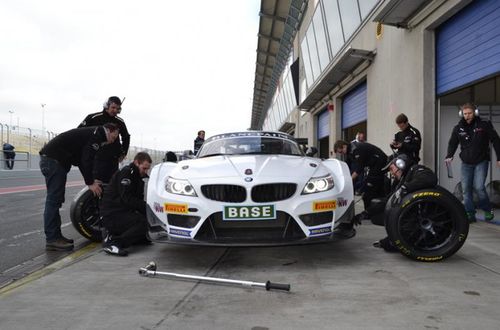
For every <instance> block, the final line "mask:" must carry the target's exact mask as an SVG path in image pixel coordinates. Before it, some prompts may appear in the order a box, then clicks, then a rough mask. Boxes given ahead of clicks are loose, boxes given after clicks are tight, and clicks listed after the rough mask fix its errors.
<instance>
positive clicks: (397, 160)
mask: <svg viewBox="0 0 500 330" xmlns="http://www.w3.org/2000/svg"><path fill="white" fill-rule="evenodd" d="M410 163H411V160H410V159H409V158H408V156H407V155H405V154H400V155H397V156H395V157H394V158H392V159H391V160H390V161H389V162H388V163H387V164H386V165H385V166H384V167H382V171H384V172H385V171H387V170H389V167H390V166H391V164H394V165H396V167H397V168H399V169H400V170H402V171H404V170H405V169H406V168H408V167H409V166H410V165H411V164H410Z"/></svg>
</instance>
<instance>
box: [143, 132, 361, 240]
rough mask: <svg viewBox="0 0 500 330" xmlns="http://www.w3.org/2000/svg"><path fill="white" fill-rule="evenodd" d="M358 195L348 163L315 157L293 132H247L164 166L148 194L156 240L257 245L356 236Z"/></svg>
mask: <svg viewBox="0 0 500 330" xmlns="http://www.w3.org/2000/svg"><path fill="white" fill-rule="evenodd" d="M353 199H354V194H353V187H352V180H351V175H350V173H349V168H348V167H347V164H346V163H344V162H342V161H339V160H337V159H326V160H321V159H318V158H312V157H307V156H306V155H305V154H304V152H303V151H302V149H301V147H300V146H299V144H298V143H297V141H296V140H295V139H294V138H293V137H291V136H290V135H288V134H285V133H281V132H263V131H245V132H236V133H227V134H221V135H216V136H213V137H211V138H209V139H207V140H206V141H205V143H204V144H203V146H202V147H201V149H200V150H199V152H198V155H197V157H196V158H195V159H189V160H183V161H180V162H178V163H175V162H164V163H162V164H159V165H156V166H155V167H154V168H153V169H152V171H151V175H150V179H149V182H148V187H147V199H146V200H147V204H148V208H147V215H148V222H149V229H150V235H151V238H152V239H153V240H154V241H156V242H159V241H165V242H171V243H179V244H198V245H232V246H234V245H236V246H251V245H284V244H301V243H313V242H321V241H329V240H334V239H336V238H350V237H352V236H354V234H355V230H354V229H352V220H353V217H354V202H353Z"/></svg>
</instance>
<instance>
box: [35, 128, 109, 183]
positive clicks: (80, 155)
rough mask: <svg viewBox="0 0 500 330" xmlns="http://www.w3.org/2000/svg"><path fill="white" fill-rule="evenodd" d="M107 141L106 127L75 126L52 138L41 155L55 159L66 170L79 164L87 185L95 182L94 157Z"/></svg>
mask: <svg viewBox="0 0 500 330" xmlns="http://www.w3.org/2000/svg"><path fill="white" fill-rule="evenodd" d="M106 141H107V139H106V132H105V130H104V127H102V126H98V127H83V128H75V129H72V130H69V131H66V132H64V133H61V134H59V135H58V136H56V137H55V138H53V139H52V140H50V141H49V142H48V143H47V144H46V145H45V146H44V147H43V148H42V149H41V150H40V155H42V156H46V157H49V158H52V159H55V160H57V161H58V162H59V164H61V166H63V167H64V168H65V169H66V171H69V170H70V169H71V165H74V166H78V167H79V168H80V172H81V173H82V175H83V179H84V180H85V184H86V185H91V184H92V183H94V176H93V173H94V158H95V155H96V153H97V151H98V150H99V149H100V148H101V147H102V146H103V145H104V143H105V142H106Z"/></svg>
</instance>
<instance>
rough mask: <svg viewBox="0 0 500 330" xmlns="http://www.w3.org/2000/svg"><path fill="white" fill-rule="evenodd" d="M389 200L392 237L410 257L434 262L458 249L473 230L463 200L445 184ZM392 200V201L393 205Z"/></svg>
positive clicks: (387, 210)
mask: <svg viewBox="0 0 500 330" xmlns="http://www.w3.org/2000/svg"><path fill="white" fill-rule="evenodd" d="M393 200H394V196H392V197H391V198H390V199H389V201H388V204H387V208H386V217H385V228H386V231H387V234H388V236H389V239H390V240H391V242H392V243H393V244H394V246H396V248H397V249H398V250H399V251H400V252H401V253H402V254H403V255H405V256H406V257H408V258H410V259H413V260H418V261H424V262H434V261H440V260H443V259H445V258H447V257H449V256H451V255H453V254H454V253H455V252H457V251H458V250H459V249H460V248H461V247H462V245H463V244H464V242H465V239H466V238H467V234H468V233H469V222H468V221H467V217H466V214H465V209H464V206H463V205H462V203H460V201H459V200H458V199H457V198H456V197H455V196H454V195H453V194H452V193H450V192H448V191H447V190H445V189H444V188H441V187H436V188H432V189H422V190H417V191H415V192H412V193H409V194H407V195H406V196H404V197H403V198H402V199H401V201H400V202H399V203H396V204H394V203H393ZM390 204H391V205H390Z"/></svg>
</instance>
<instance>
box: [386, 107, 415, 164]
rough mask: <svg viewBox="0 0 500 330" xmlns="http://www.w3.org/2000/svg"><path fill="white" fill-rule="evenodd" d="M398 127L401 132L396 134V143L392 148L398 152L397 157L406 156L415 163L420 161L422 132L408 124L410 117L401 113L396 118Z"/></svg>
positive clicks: (393, 142) (393, 143)
mask: <svg viewBox="0 0 500 330" xmlns="http://www.w3.org/2000/svg"><path fill="white" fill-rule="evenodd" d="M396 125H398V127H399V132H397V133H396V134H394V141H392V142H391V144H390V146H391V149H393V150H394V151H395V152H396V155H401V154H405V155H407V156H408V157H409V158H411V160H412V161H413V162H415V163H418V162H419V161H420V156H419V154H420V146H421V144H422V138H421V136H420V132H419V131H418V129H416V128H415V127H413V126H411V125H410V123H409V122H408V117H407V116H406V115H405V114H404V113H401V114H399V115H398V116H397V117H396Z"/></svg>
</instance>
